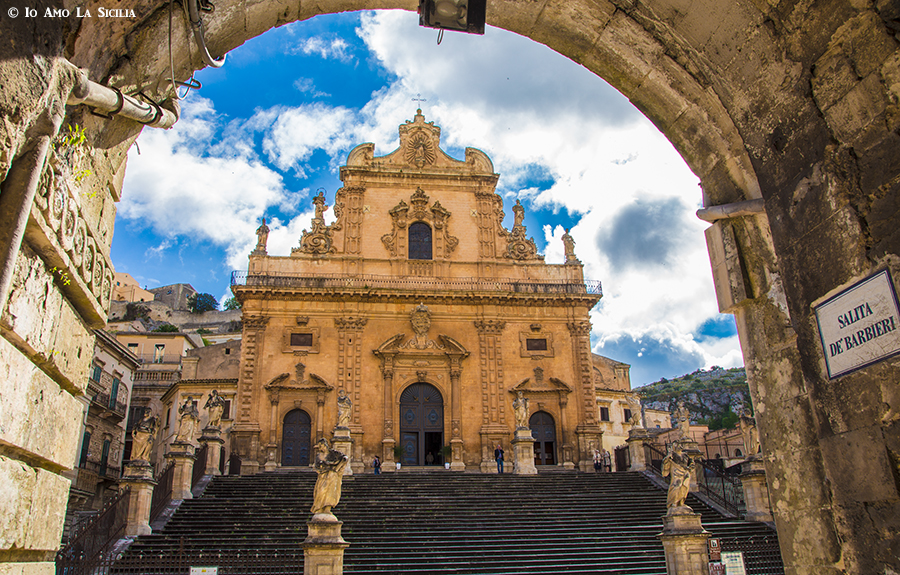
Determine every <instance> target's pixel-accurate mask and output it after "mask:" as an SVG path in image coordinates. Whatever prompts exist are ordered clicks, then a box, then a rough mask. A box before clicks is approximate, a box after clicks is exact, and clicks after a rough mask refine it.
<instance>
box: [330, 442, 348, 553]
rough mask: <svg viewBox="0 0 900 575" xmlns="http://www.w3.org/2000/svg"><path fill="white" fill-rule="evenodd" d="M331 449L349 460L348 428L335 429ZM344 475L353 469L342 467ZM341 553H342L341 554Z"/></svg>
mask: <svg viewBox="0 0 900 575" xmlns="http://www.w3.org/2000/svg"><path fill="white" fill-rule="evenodd" d="M331 447H332V448H333V449H334V450H335V451H340V452H341V453H343V454H344V455H346V456H347V459H348V460H349V459H351V455H352V454H351V451H352V449H353V441H352V440H351V439H350V428H349V427H335V428H334V434H333V435H332V440H331ZM344 475H353V468H352V467H351V466H350V465H347V466H346V467H344ZM342 553H343V552H342Z"/></svg>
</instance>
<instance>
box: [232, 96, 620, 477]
mask: <svg viewBox="0 0 900 575" xmlns="http://www.w3.org/2000/svg"><path fill="white" fill-rule="evenodd" d="M399 130H400V147H399V148H398V149H397V150H395V151H393V152H391V153H389V154H387V155H385V156H376V155H375V146H374V144H369V143H367V144H361V145H359V146H357V147H356V148H354V149H353V150H352V151H351V152H350V154H349V156H348V159H347V162H346V165H345V166H343V167H341V170H340V178H341V181H342V183H343V187H342V188H340V189H339V190H338V191H337V192H336V195H335V199H334V202H333V204H334V205H333V206H328V205H326V198H325V197H324V194H322V193H320V194H319V195H318V196H317V197H315V198H314V200H313V203H314V205H315V215H314V217H313V219H312V222H311V224H310V227H309V229H308V230H304V231H303V235H302V238H301V239H300V242H299V246H298V247H296V248H294V249H292V252H291V254H290V255H289V256H270V255H268V254H267V251H266V241H267V235H268V228H267V227H266V225H265V221H263V224H262V226H260V228H259V229H258V230H257V235H258V243H257V246H256V249H255V250H254V251H253V252H252V253H251V254H250V256H249V266H248V270H247V271H246V272H236V273H235V276H234V278H233V286H232V289H233V291H234V294H235V296H236V297H237V299H238V300H239V301H240V302H241V304H242V306H243V334H242V342H241V352H240V353H241V358H240V359H241V361H240V373H239V378H238V382H237V389H236V391H235V395H234V399H233V415H232V417H233V421H234V423H233V427H232V428H231V434H230V438H229V439H230V445H231V450H232V451H233V452H236V453H237V454H239V455H240V457H241V459H242V461H243V463H242V471H241V472H242V473H244V474H246V473H254V472H257V471H262V470H272V469H275V468H276V467H290V466H305V465H309V463H310V460H311V458H312V457H313V455H312V449H311V447H312V446H313V445H314V444H315V442H316V441H317V439H319V438H322V437H325V438H328V439H331V438H332V432H333V430H334V429H335V428H336V426H338V424H340V428H341V429H344V430H345V433H346V430H347V429H349V442H348V445H352V447H350V451H351V453H350V454H349V455H350V459H351V468H352V470H353V472H356V473H358V472H362V471H364V470H365V469H367V468H370V466H371V462H372V459H373V458H374V457H375V456H376V455H377V456H379V457H380V458H381V460H382V461H383V462H384V464H385V465H384V469H385V471H389V470H391V469H392V468H394V467H396V466H395V465H393V463H401V464H403V465H425V464H431V463H445V462H446V463H449V465H450V468H451V469H453V470H481V471H483V472H492V471H496V465H495V463H494V449H495V447H496V446H498V445H500V446H501V447H502V448H503V449H504V450H506V451H507V453H510V442H511V440H512V439H513V436H514V432H515V425H516V424H515V417H514V413H513V408H512V402H513V400H514V399H515V398H516V396H517V394H518V392H522V393H523V396H524V397H525V398H527V399H528V400H529V426H530V428H531V430H532V433H533V435H534V438H535V463H536V464H538V465H558V466H564V467H566V468H577V469H581V470H589V469H591V468H592V454H593V451H594V449H599V448H600V447H601V446H602V445H603V437H602V435H603V426H602V425H601V422H600V418H599V417H598V412H599V410H598V398H597V393H598V390H597V387H598V382H604V383H603V384H602V386H601V387H604V388H607V389H619V390H621V391H627V390H629V389H630V382H629V381H628V374H627V367H628V366H627V365H625V364H621V363H618V362H614V361H612V360H608V359H606V358H602V357H600V356H597V355H595V354H592V353H591V346H590V331H591V323H590V319H589V313H590V311H591V309H592V308H593V307H594V306H595V305H596V304H597V303H598V301H599V300H600V298H601V290H600V284H599V282H597V281H587V280H585V279H584V277H583V269H582V264H581V262H580V261H579V260H578V259H577V258H576V256H575V250H574V241H573V240H572V238H571V237H570V236H569V235H568V233H567V234H566V235H565V236H564V237H563V242H564V243H565V246H564V247H565V253H566V261H565V262H564V263H562V264H547V263H545V262H544V259H543V257H542V256H541V255H540V254H539V253H538V251H537V248H536V246H535V243H534V240H533V239H532V238H531V237H530V236H529V235H528V234H527V230H526V227H525V225H524V223H523V221H524V208H523V207H522V206H521V205H520V204H519V203H518V201H517V202H516V205H514V206H512V214H513V221H514V223H513V226H512V229H507V228H506V227H504V225H503V219H504V215H505V213H506V212H505V211H504V206H503V200H502V198H501V197H500V196H499V195H498V194H497V193H496V191H495V189H496V186H497V182H498V179H499V176H498V174H495V173H494V168H493V164H492V163H491V160H490V158H489V157H488V156H487V155H486V154H484V153H483V152H481V151H480V150H477V149H474V148H466V150H465V159H464V160H457V159H454V158H452V157H450V156H449V155H448V154H446V153H445V152H444V151H443V150H442V149H441V147H440V143H441V142H440V138H441V130H440V128H439V127H438V126H435V125H434V122H426V121H425V117H424V116H423V115H422V112H421V110H418V111H417V114H416V116H415V118H414V120H412V121H406V122H405V123H404V124H402V125H401V126H400V127H399ZM328 209H332V210H333V213H334V219H333V221H332V223H330V224H327V223H326V219H325V213H326V212H327V210H328ZM623 366H624V367H623ZM339 398H341V402H342V408H341V409H340V410H339V409H338V400H339ZM339 413H340V416H341V421H340V422H339V421H338V417H339Z"/></svg>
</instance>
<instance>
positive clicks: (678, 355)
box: [112, 11, 742, 386]
mask: <svg viewBox="0 0 900 575" xmlns="http://www.w3.org/2000/svg"><path fill="white" fill-rule="evenodd" d="M436 37H437V32H436V31H434V30H428V29H422V28H419V27H418V26H417V17H416V15H415V14H412V13H406V12H396V11H389V12H367V13H350V14H339V15H331V16H322V17H317V18H314V19H312V20H308V21H306V22H298V23H295V24H292V25H289V26H284V27H282V28H278V29H276V30H272V31H270V32H268V33H266V34H264V35H263V36H261V37H259V38H256V39H254V40H251V41H250V42H247V43H246V44H245V45H244V46H241V47H240V48H238V49H236V50H234V51H233V52H231V53H230V54H229V55H228V59H227V62H226V64H225V66H224V67H223V68H221V69H207V70H203V71H201V72H199V73H198V75H197V77H198V79H199V80H200V81H201V82H202V83H203V88H202V89H201V90H199V91H195V92H191V93H190V94H189V95H188V97H187V98H186V100H185V101H184V102H183V110H184V113H183V115H182V119H181V120H180V121H179V122H178V124H177V125H176V127H175V128H173V129H172V130H169V131H162V130H150V129H147V130H145V131H144V132H143V134H142V135H141V137H140V138H139V139H138V146H135V147H133V148H132V149H131V152H130V153H129V159H128V170H127V174H126V178H125V193H124V197H123V200H122V202H121V203H120V204H119V212H118V220H117V225H116V233H115V237H114V240H113V249H112V257H113V262H114V263H115V265H116V268H117V270H119V271H125V272H128V273H130V274H131V275H133V276H134V277H135V278H136V279H137V280H138V281H139V282H140V283H141V284H142V285H145V286H148V287H155V286H159V285H165V284H170V283H177V282H187V283H190V284H192V285H193V286H194V287H195V288H196V289H198V290H199V291H204V292H209V293H212V294H213V295H215V296H216V297H218V298H219V299H220V301H221V300H223V299H224V298H225V297H227V296H228V295H230V292H229V290H228V285H229V279H230V277H229V276H230V272H231V271H232V270H240V269H246V267H247V254H248V253H249V252H250V250H251V249H253V246H254V245H255V242H256V236H255V234H254V230H255V229H256V227H257V226H258V225H259V220H260V218H261V217H262V216H264V215H265V216H266V217H267V218H268V222H269V223H268V225H269V227H270V228H271V233H270V235H269V242H268V251H269V253H270V254H272V255H288V254H289V253H290V249H291V247H294V246H296V245H298V243H299V239H300V236H301V232H302V230H303V229H304V228H308V227H309V225H310V218H311V214H312V205H311V203H310V199H311V197H312V196H313V195H315V194H316V193H317V191H318V190H319V189H324V191H325V196H326V198H327V199H328V200H329V202H328V203H329V205H330V204H331V203H332V201H333V199H334V193H335V191H336V190H337V189H338V188H339V187H340V185H341V183H340V180H339V179H338V167H339V166H340V165H341V164H343V163H344V162H345V160H346V157H347V153H348V152H349V151H350V150H351V149H352V148H353V147H354V146H355V145H356V144H359V143H362V142H374V143H375V149H376V154H377V155H384V154H387V153H389V152H391V151H393V150H394V149H396V147H397V146H398V145H399V138H398V133H397V126H398V125H399V124H401V123H403V122H404V121H405V120H409V119H412V117H413V115H414V114H415V111H416V107H421V108H422V110H423V112H424V114H425V117H426V121H432V120H433V121H435V123H436V124H437V125H439V126H441V128H442V145H443V147H444V149H445V150H446V151H447V152H448V153H449V154H450V155H451V156H453V157H455V158H458V159H462V158H464V152H463V150H464V148H465V147H466V146H471V147H475V148H479V149H481V150H483V151H484V152H486V153H487V154H488V155H489V156H490V157H491V158H492V160H493V162H494V167H495V170H496V171H497V172H498V173H499V174H500V175H501V178H500V184H499V186H498V190H497V191H498V193H500V194H501V195H502V196H503V197H504V205H505V207H506V209H507V211H508V212H509V208H510V206H511V205H512V204H514V203H515V200H516V199H520V200H521V201H522V204H523V205H524V206H525V208H526V219H525V224H526V226H527V227H528V231H529V233H530V234H531V235H532V236H533V237H534V239H535V241H536V243H537V244H538V246H539V248H540V250H541V251H542V253H544V255H545V257H546V261H547V262H548V263H562V261H563V245H562V242H561V241H560V236H561V235H562V233H563V228H564V227H571V228H572V231H571V234H572V236H573V237H574V238H575V241H576V243H577V245H576V254H577V255H578V257H579V258H580V259H581V260H582V261H583V262H584V265H585V277H586V278H589V279H598V280H601V281H602V282H603V291H604V297H603V300H602V301H601V302H600V304H599V305H598V306H597V307H596V308H595V309H594V311H593V313H592V318H591V319H592V322H593V334H592V342H593V346H594V351H595V352H596V353H600V354H602V355H605V356H607V357H611V358H614V359H617V360H619V361H624V362H626V363H630V364H631V365H632V371H631V373H632V382H633V385H635V386H637V385H641V384H644V383H649V382H652V381H656V380H658V379H659V378H660V377H674V376H678V375H682V374H684V373H688V372H691V371H693V370H695V369H697V368H701V367H709V366H711V365H721V366H724V367H733V366H736V365H742V359H741V354H740V348H739V344H738V341H737V336H736V335H735V328H734V321H733V320H732V318H731V316H726V315H721V314H718V313H717V309H716V303H715V295H714V291H713V287H712V279H711V274H710V270H709V260H708V258H707V255H706V247H705V242H704V238H703V229H704V227H705V226H706V224H704V223H703V222H701V221H700V220H698V219H697V218H696V217H695V215H694V212H695V211H696V210H697V208H699V207H700V188H699V186H698V184H699V181H698V179H697V178H696V176H694V175H693V174H692V173H691V171H690V170H689V169H688V168H687V166H686V165H685V164H684V162H683V160H682V159H681V157H680V156H679V155H678V154H677V152H676V151H675V150H674V148H672V146H671V144H669V142H668V141H667V140H666V139H665V138H664V137H663V136H662V134H660V132H659V131H658V130H657V129H656V128H655V127H654V126H653V125H652V124H651V123H650V122H649V121H648V120H647V119H646V118H644V117H643V116H642V115H641V114H640V112H638V111H637V110H636V109H635V108H633V107H632V106H631V104H630V103H629V102H628V100H627V99H625V98H624V97H623V96H622V95H621V94H619V93H618V92H616V91H615V90H614V89H613V88H611V87H610V86H609V85H608V84H606V83H605V82H604V81H603V80H601V79H599V78H598V77H596V76H594V75H593V74H591V73H590V72H588V71H587V70H585V69H584V68H582V67H581V66H579V65H577V64H575V63H573V62H571V61H569V60H567V59H566V58H564V57H562V56H560V55H559V54H556V53H555V52H553V51H551V50H550V49H549V48H546V47H545V46H543V45H540V44H536V43H534V42H532V41H531V40H528V39H525V38H522V37H520V36H517V35H515V34H512V33H510V32H506V31H503V30H499V29H496V28H488V29H487V31H486V33H485V35H484V36H470V35H465V34H460V33H455V32H447V33H446V34H445V35H444V38H443V42H442V43H441V44H440V45H437V42H436ZM398 39H402V41H398ZM414 98H415V100H414ZM421 100H424V101H421ZM329 214H330V212H329ZM511 219H512V216H511V213H508V215H507V227H510V225H511Z"/></svg>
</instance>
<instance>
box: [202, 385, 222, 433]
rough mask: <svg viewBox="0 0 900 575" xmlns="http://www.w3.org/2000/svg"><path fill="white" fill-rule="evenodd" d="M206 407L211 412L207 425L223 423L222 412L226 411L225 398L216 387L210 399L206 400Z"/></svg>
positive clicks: (213, 425) (215, 425) (212, 425)
mask: <svg viewBox="0 0 900 575" xmlns="http://www.w3.org/2000/svg"><path fill="white" fill-rule="evenodd" d="M204 408H205V409H206V410H207V413H208V414H209V424H208V425H207V426H208V427H219V425H220V424H221V423H222V414H223V413H225V400H224V399H222V396H221V395H219V393H218V392H217V391H216V390H215V389H214V390H212V392H211V393H210V394H209V399H207V400H206V405H205V406H204Z"/></svg>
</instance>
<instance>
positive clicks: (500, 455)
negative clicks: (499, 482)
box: [494, 443, 503, 473]
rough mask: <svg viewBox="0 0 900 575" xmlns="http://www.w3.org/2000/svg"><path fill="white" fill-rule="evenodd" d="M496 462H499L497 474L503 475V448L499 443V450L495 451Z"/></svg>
mask: <svg viewBox="0 0 900 575" xmlns="http://www.w3.org/2000/svg"><path fill="white" fill-rule="evenodd" d="M494 461H496V462H497V473H503V448H502V447H500V444H499V443H498V444H497V449H495V450H494Z"/></svg>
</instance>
